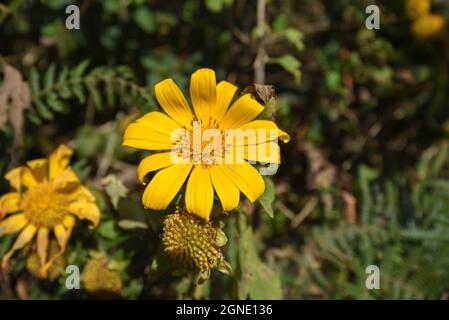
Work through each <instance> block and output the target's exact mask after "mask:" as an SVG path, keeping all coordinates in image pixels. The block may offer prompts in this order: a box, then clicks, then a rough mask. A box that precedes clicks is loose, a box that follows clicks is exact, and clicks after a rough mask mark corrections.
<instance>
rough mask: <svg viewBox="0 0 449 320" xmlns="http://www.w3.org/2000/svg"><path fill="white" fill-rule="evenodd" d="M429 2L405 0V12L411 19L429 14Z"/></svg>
mask: <svg viewBox="0 0 449 320" xmlns="http://www.w3.org/2000/svg"><path fill="white" fill-rule="evenodd" d="M430 6H431V1H430V0H407V1H406V3H405V11H406V13H407V16H408V17H409V18H411V19H416V18H419V17H421V16H423V15H427V14H428V13H429V12H430Z"/></svg>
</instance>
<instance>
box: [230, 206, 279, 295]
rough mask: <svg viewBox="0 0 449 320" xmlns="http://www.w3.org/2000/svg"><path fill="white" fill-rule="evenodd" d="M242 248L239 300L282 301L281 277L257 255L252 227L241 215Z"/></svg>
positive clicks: (240, 254)
mask: <svg viewBox="0 0 449 320" xmlns="http://www.w3.org/2000/svg"><path fill="white" fill-rule="evenodd" d="M239 214H240V216H239V222H240V232H241V235H240V247H239V255H238V256H239V274H238V282H237V296H238V299H247V298H248V295H249V297H250V298H251V299H273V300H274V299H282V286H281V280H280V278H279V275H278V274H277V273H275V272H274V271H273V270H271V269H270V268H269V267H268V266H267V265H265V264H264V263H263V262H262V261H261V260H260V258H259V257H258V255H257V250H256V248H255V246H254V244H255V243H256V242H257V241H256V240H255V239H254V237H253V232H252V229H251V227H250V226H247V225H246V217H245V216H244V215H243V214H242V212H240V213H239Z"/></svg>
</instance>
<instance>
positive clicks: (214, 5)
mask: <svg viewBox="0 0 449 320" xmlns="http://www.w3.org/2000/svg"><path fill="white" fill-rule="evenodd" d="M233 1H234V0H206V7H207V9H209V10H210V11H212V12H220V11H221V10H223V8H224V7H226V6H230V5H232V2H233Z"/></svg>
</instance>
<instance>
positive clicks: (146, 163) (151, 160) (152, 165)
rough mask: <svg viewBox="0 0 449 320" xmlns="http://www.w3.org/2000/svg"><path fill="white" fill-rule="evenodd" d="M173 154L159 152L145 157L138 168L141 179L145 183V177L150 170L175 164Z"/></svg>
mask: <svg viewBox="0 0 449 320" xmlns="http://www.w3.org/2000/svg"><path fill="white" fill-rule="evenodd" d="M171 154H172V153H171V152H163V153H157V154H152V155H151V156H148V157H146V158H145V159H143V160H142V161H141V162H140V164H139V167H138V168H137V174H138V176H139V181H140V182H141V183H144V178H145V176H146V175H147V174H148V173H149V172H152V171H156V170H159V169H162V168H165V167H168V166H171V165H172V164H173V162H172V160H171V157H170V155H171Z"/></svg>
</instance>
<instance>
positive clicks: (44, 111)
mask: <svg viewBox="0 0 449 320" xmlns="http://www.w3.org/2000/svg"><path fill="white" fill-rule="evenodd" d="M33 102H34V105H35V106H36V109H37V111H38V112H39V114H40V115H41V116H42V117H43V118H44V119H47V120H53V118H54V116H53V113H51V112H50V110H48V107H47V106H46V105H45V104H44V103H43V102H42V101H41V100H40V99H35V100H34V101H33Z"/></svg>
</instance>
